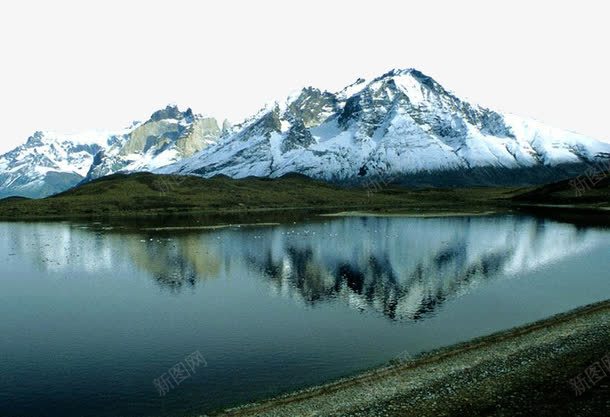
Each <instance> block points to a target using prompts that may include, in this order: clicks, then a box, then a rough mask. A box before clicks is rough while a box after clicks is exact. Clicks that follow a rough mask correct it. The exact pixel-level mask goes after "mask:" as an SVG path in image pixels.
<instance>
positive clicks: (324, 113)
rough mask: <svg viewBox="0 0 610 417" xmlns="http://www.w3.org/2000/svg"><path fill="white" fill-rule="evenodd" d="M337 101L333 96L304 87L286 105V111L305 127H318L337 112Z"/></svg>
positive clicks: (326, 92)
mask: <svg viewBox="0 0 610 417" xmlns="http://www.w3.org/2000/svg"><path fill="white" fill-rule="evenodd" d="M338 105H339V101H338V100H337V96H336V95H335V94H332V93H329V92H328V91H321V90H319V89H317V88H314V87H306V88H304V89H303V90H301V93H300V94H299V95H298V96H297V97H296V98H295V99H294V100H292V101H290V102H289V104H288V111H289V112H290V113H292V115H293V116H294V117H295V118H298V119H300V120H301V121H302V122H303V124H304V125H305V127H307V128H310V127H314V126H318V125H319V124H320V123H322V122H324V121H325V120H326V119H327V118H328V117H329V116H331V115H332V114H333V113H334V112H336V111H337V109H338Z"/></svg>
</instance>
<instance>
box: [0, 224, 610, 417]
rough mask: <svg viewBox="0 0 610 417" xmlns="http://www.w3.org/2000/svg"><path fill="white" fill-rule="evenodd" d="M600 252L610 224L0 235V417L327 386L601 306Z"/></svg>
mask: <svg viewBox="0 0 610 417" xmlns="http://www.w3.org/2000/svg"><path fill="white" fill-rule="evenodd" d="M609 252H610V230H608V229H601V228H589V227H582V226H579V227H577V226H574V225H571V224H568V223H557V222H554V221H551V220H543V219H539V218H534V217H527V216H515V215H496V216H487V217H454V218H406V217H391V218H383V217H351V218H320V219H317V220H311V221H306V222H301V223H297V224H293V223H289V224H281V225H267V226H258V227H257V226H251V227H228V228H221V229H209V230H206V229H194V230H147V228H146V227H140V228H139V229H138V230H133V229H130V230H117V229H108V228H104V227H101V226H99V227H85V226H79V225H74V224H69V223H54V224H53V223H35V224H26V223H0V415H1V416H6V417H18V416H28V417H31V416H62V417H68V416H78V417H88V416H96V417H103V416H114V417H116V416H124V417H127V416H130V417H137V416H190V415H198V414H203V413H205V412H208V411H210V410H215V409H218V408H221V407H225V406H230V405H234V404H237V403H241V402H245V401H250V400H255V399H260V398H263V397H267V396H270V395H274V394H278V393H282V392H286V391H290V390H293V389H297V388H301V387H304V386H308V385H313V384H318V383H322V382H325V381H328V380H332V379H336V378H339V377H342V376H346V375H350V374H354V373H356V372H358V371H361V370H365V369H369V368H371V367H375V366H378V365H381V364H384V363H386V362H387V361H389V360H391V359H392V358H394V357H396V356H402V357H406V356H416V355H417V354H418V353H421V352H425V351H429V350H431V349H434V348H438V347H441V346H447V345H451V344H454V343H456V342H460V341H465V340H468V339H471V338H473V337H477V336H482V335H486V334H490V333H492V332H495V331H498V330H502V329H507V328H510V327H513V326H515V325H520V324H524V323H528V322H532V321H535V320H538V319H541V318H544V317H548V316H550V315H552V314H555V313H559V312H563V311H567V310H570V309H572V308H575V307H578V306H582V305H585V304H589V303H592V302H596V301H601V300H605V299H608V298H610V279H609V277H610V274H609V266H610V257H609V256H608V255H609ZM194 353H195V356H191V359H192V358H193V357H196V358H198V362H197V363H195V364H194V363H193V362H192V361H190V362H189V361H188V360H187V359H185V358H187V357H189V355H193V354H194ZM181 364H182V365H181ZM188 365H190V371H189V369H187V367H188ZM175 366H177V368H173V367H175ZM170 368H173V369H174V370H175V369H181V370H182V371H184V370H185V369H186V370H187V371H189V372H188V376H185V375H184V373H182V374H180V375H178V374H175V373H174V374H168V370H169V369H170ZM168 375H174V376H176V375H178V376H177V377H179V380H180V383H179V384H176V381H175V380H173V385H174V386H173V388H172V389H170V390H169V392H165V393H164V395H163V396H161V395H160V393H159V390H158V388H159V387H161V388H163V389H166V388H168V386H165V385H157V386H155V382H154V381H155V379H158V378H160V377H163V378H164V380H167V379H168ZM170 382H172V381H170ZM157 384H159V381H157ZM169 388H171V387H169Z"/></svg>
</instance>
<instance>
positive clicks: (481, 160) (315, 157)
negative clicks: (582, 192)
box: [157, 69, 610, 185]
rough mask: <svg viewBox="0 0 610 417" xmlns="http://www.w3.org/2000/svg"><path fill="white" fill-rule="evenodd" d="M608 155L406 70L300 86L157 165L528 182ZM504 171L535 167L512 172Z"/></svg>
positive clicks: (208, 171)
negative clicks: (333, 85) (327, 88)
mask: <svg viewBox="0 0 610 417" xmlns="http://www.w3.org/2000/svg"><path fill="white" fill-rule="evenodd" d="M609 156H610V144H607V143H603V142H598V141H595V140H593V139H589V138H586V137H584V136H581V135H577V134H574V133H570V132H566V131H563V130H560V129H555V128H550V127H547V126H545V125H543V124H541V123H538V122H535V121H530V120H526V119H520V118H518V117H516V116H512V115H502V114H500V113H497V112H494V111H492V110H489V109H485V108H483V107H480V106H476V105H472V104H469V103H467V102H465V101H463V100H460V99H459V98H457V97H456V96H455V95H453V94H452V93H450V92H448V91H447V90H445V89H444V88H443V87H442V86H441V85H440V84H438V83H437V82H436V81H434V80H433V79H432V78H430V77H428V76H426V75H424V74H422V73H421V72H419V71H417V70H414V69H406V70H393V71H390V72H388V73H386V74H384V75H382V76H380V77H377V78H375V79H373V80H371V81H364V80H362V79H359V80H357V81H356V82H355V83H353V84H351V85H350V86H348V87H346V88H344V89H343V90H341V91H340V92H338V93H336V94H335V93H329V92H322V91H320V90H318V89H315V88H311V87H308V88H305V89H303V90H302V91H301V92H300V94H297V95H292V96H291V97H289V98H288V99H287V100H286V101H284V102H281V103H275V104H274V105H272V106H268V107H266V108H265V109H263V110H262V111H261V112H259V113H258V114H257V115H256V116H254V117H253V118H250V119H248V120H247V121H246V122H244V123H243V124H241V125H238V126H235V127H234V128H233V133H232V134H228V135H226V136H224V137H223V138H222V139H221V140H220V141H219V142H218V143H217V144H215V145H213V146H210V147H208V148H207V149H205V150H203V151H201V152H200V153H198V154H196V155H194V156H193V157H191V158H188V159H186V160H184V161H180V162H178V163H176V164H173V165H170V166H167V167H164V168H161V169H159V170H157V172H163V173H191V174H197V175H202V176H205V177H210V176H213V175H217V174H224V175H228V176H231V177H235V178H242V177H247V176H251V175H255V176H266V177H278V176H281V175H283V174H286V173H289V172H298V173H302V174H305V175H308V176H311V177H313V178H318V179H323V180H330V181H341V182H358V181H363V180H366V179H367V178H370V177H374V176H384V177H388V178H392V179H394V180H396V181H398V182H405V183H410V182H411V181H412V180H413V179H417V178H421V177H422V176H423V177H426V179H425V183H426V184H431V185H441V184H443V185H447V184H448V185H459V184H460V183H468V184H478V183H481V184H494V183H511V182H513V183H527V182H533V183H535V182H537V181H553V180H558V179H561V177H562V176H563V177H565V176H570V175H574V173H575V172H578V170H582V169H584V168H585V167H586V165H585V164H586V163H593V162H595V161H596V160H597V159H599V158H604V157H609ZM483 170H486V171H487V173H485V174H484V175H483V176H481V174H480V173H481V172H482V171H483ZM514 170H521V171H520V172H526V173H529V172H532V173H533V172H537V171H542V172H543V175H537V176H529V175H519V177H518V178H517V177H515V175H514V173H513V174H512V175H511V174H510V173H511V172H515V171H514ZM523 170H525V171H523ZM456 174H457V175H456ZM439 175H440V176H443V180H442V181H440V179H439V178H440V177H439ZM435 178H436V179H435Z"/></svg>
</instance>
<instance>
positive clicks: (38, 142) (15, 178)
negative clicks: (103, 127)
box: [0, 132, 106, 198]
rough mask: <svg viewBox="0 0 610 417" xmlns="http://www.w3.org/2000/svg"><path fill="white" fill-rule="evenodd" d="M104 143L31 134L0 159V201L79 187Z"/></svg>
mask: <svg viewBox="0 0 610 417" xmlns="http://www.w3.org/2000/svg"><path fill="white" fill-rule="evenodd" d="M105 143H106V135H105V134H90V135H88V134H83V135H79V136H74V135H72V136H70V135H59V134H54V133H50V132H46V133H45V132H36V133H34V134H33V135H32V136H30V137H29V138H28V140H27V142H26V143H25V144H23V145H21V146H18V147H17V148H15V149H13V150H12V151H10V152H8V153H6V154H4V155H2V156H0V198H2V197H6V196H10V195H20V196H25V197H39V196H43V195H49V194H53V193H57V192H60V191H64V190H66V189H68V188H70V187H72V186H74V185H76V184H78V183H79V182H80V181H81V180H82V179H83V177H84V176H85V175H86V174H87V172H88V171H89V168H90V167H91V163H92V162H93V157H94V156H95V155H96V154H97V153H98V152H99V151H100V150H101V149H103V147H104V146H105Z"/></svg>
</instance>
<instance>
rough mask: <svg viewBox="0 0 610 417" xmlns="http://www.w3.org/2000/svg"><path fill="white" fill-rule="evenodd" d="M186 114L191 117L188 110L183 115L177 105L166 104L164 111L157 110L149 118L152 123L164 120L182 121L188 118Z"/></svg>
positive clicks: (190, 111)
mask: <svg viewBox="0 0 610 417" xmlns="http://www.w3.org/2000/svg"><path fill="white" fill-rule="evenodd" d="M188 114H190V115H191V117H192V115H193V112H192V110H191V109H190V108H189V109H187V110H186V111H185V112H184V113H183V112H181V111H180V109H179V108H178V106H177V105H175V104H168V105H167V106H166V107H165V108H164V109H161V110H157V111H156V112H154V113H153V114H152V115H151V116H150V119H151V120H152V121H155V122H158V121H159V120H165V119H177V120H179V119H182V118H184V117H188Z"/></svg>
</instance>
